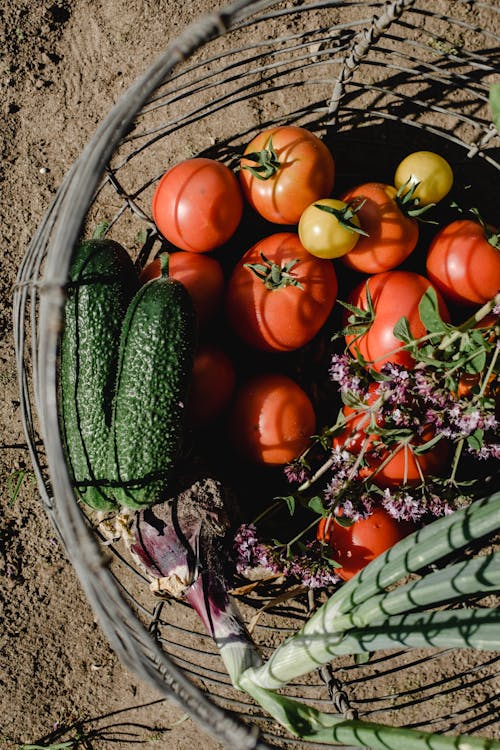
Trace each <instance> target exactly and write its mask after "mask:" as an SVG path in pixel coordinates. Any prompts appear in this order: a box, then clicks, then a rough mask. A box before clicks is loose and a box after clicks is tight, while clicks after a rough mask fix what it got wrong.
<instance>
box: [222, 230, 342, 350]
mask: <svg viewBox="0 0 500 750" xmlns="http://www.w3.org/2000/svg"><path fill="white" fill-rule="evenodd" d="M264 258H265V259H267V260H268V262H269V264H268V266H267V267H266V263H265V260H264ZM249 264H250V265H251V266H253V269H254V270H252V268H250V267H249ZM280 269H281V270H280ZM287 269H288V270H287ZM255 271H257V273H256V272H255ZM259 274H260V275H259ZM263 277H264V278H263ZM336 297H337V277H336V274H335V270H334V268H333V264H332V263H331V262H330V261H328V260H322V259H320V258H316V257H315V256H313V255H311V254H310V253H308V252H307V250H306V249H305V248H304V247H303V246H302V244H301V242H300V240H299V238H298V235H297V234H294V233H292V232H280V233H278V234H273V235H270V236H268V237H265V238H264V239H262V240H260V241H259V242H258V243H257V244H256V245H254V246H253V247H252V248H251V249H250V250H248V252H246V253H245V255H243V257H242V258H241V259H240V261H239V262H238V263H237V265H236V266H235V268H234V270H233V273H232V275H231V277H230V279H229V281H228V284H227V295H226V311H227V317H228V320H229V322H230V324H231V326H232V327H233V329H234V330H235V332H236V333H237V334H238V336H239V337H240V338H241V339H242V340H243V341H244V342H245V343H246V344H248V345H249V346H252V347H254V348H256V349H260V350H264V351H292V350H294V349H298V348H299V347H301V346H304V344H306V343H307V342H308V341H310V340H311V339H312V338H313V337H314V336H315V335H316V333H317V332H318V331H319V329H320V328H321V327H322V325H323V324H324V323H325V321H326V319H327V318H328V316H329V314H330V312H331V310H332V307H333V305H334V303H335V300H336Z"/></svg>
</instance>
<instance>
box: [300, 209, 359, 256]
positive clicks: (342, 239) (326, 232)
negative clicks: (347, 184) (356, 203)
mask: <svg viewBox="0 0 500 750" xmlns="http://www.w3.org/2000/svg"><path fill="white" fill-rule="evenodd" d="M360 231H361V228H360V223H359V219H358V217H357V216H356V213H355V210H354V209H353V208H352V207H351V206H349V204H347V203H344V201H340V200H337V199H335V198H322V199H321V200H318V201H315V203H312V204H311V205H310V206H308V207H307V208H306V209H305V211H304V212H303V213H302V215H301V217H300V220H299V226H298V232H299V238H300V241H301V242H302V244H303V246H304V247H305V248H306V250H308V251H309V252H310V253H311V255H316V256H317V257H318V258H340V257H341V256H342V255H345V254H346V253H348V252H349V250H352V248H353V247H354V246H355V244H356V242H357V241H358V238H359V235H360Z"/></svg>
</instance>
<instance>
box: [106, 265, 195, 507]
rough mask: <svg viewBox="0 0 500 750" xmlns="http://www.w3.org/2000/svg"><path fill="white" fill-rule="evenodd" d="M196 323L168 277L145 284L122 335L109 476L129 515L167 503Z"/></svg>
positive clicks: (188, 301) (182, 290)
mask: <svg viewBox="0 0 500 750" xmlns="http://www.w3.org/2000/svg"><path fill="white" fill-rule="evenodd" d="M195 339H196V318H195V313H194V308H193V303H192V300H191V297H190V296H189V294H188V292H187V291H186V289H185V287H184V286H183V285H182V284H181V283H180V282H178V281H176V280H175V279H172V278H168V277H167V276H163V275H162V276H161V277H160V278H157V279H153V280H152V281H149V282H148V283H147V284H145V285H144V286H143V287H141V289H139V291H138V292H137V294H136V295H135V297H134V299H133V300H132V302H131V303H130V306H129V308H128V310H127V314H126V317H125V321H124V324H123V329H122V336H121V341H120V355H119V361H118V372H117V379H116V392H115V398H114V402H113V423H112V436H111V441H110V452H109V456H108V475H109V477H110V479H112V480H113V484H114V486H115V494H114V497H115V500H116V501H117V502H118V503H119V504H121V505H125V506H127V507H130V508H140V507H144V506H148V505H152V504H154V503H156V502H158V501H160V500H162V499H164V497H165V493H166V491H167V487H168V485H169V482H170V479H171V475H172V470H173V468H174V466H175V463H176V460H177V458H178V455H179V449H180V445H181V440H182V433H183V426H184V413H185V410H186V400H187V396H188V389H189V383H190V378H191V371H192V366H193V358H194V350H195V343H196V342H195Z"/></svg>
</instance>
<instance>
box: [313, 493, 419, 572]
mask: <svg viewBox="0 0 500 750" xmlns="http://www.w3.org/2000/svg"><path fill="white" fill-rule="evenodd" d="M415 528H416V527H415V525H414V524H412V523H411V522H410V521H397V520H396V519H395V518H393V517H392V516H390V515H389V513H388V512H387V511H386V510H385V509H384V508H381V507H378V508H375V510H374V511H373V513H372V514H371V516H370V517H369V518H366V519H360V520H359V521H354V523H353V524H352V526H348V527H345V526H341V525H340V524H338V523H335V520H334V519H333V518H332V517H328V518H322V519H321V520H320V522H319V524H318V531H317V538H318V539H319V540H320V541H323V542H326V543H327V544H329V545H330V547H331V548H332V550H333V558H334V560H336V561H337V562H338V563H340V564H341V565H342V567H341V568H336V569H335V572H336V573H337V574H338V575H339V576H340V578H342V580H343V581H348V580H349V579H350V578H352V577H353V576H354V575H356V573H359V571H360V570H362V568H364V567H365V566H366V565H368V563H370V562H371V561H372V560H374V559H375V558H376V557H378V555H381V554H382V553H383V552H385V551H386V550H388V549H389V548H390V547H393V546H394V545H395V544H396V543H397V542H399V541H400V540H401V539H404V537H405V536H408V534H411V533H412V532H413V531H415Z"/></svg>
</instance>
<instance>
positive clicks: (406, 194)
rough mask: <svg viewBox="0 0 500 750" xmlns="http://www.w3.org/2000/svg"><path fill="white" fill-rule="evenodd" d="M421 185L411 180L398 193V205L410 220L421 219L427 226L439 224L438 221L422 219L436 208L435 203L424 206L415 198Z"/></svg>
mask: <svg viewBox="0 0 500 750" xmlns="http://www.w3.org/2000/svg"><path fill="white" fill-rule="evenodd" d="M419 185H420V182H419V181H418V180H415V179H413V178H411V177H410V178H409V179H408V180H407V181H406V182H405V183H404V184H403V185H401V187H400V188H399V190H398V191H397V193H396V199H395V200H396V204H397V206H398V208H399V209H400V210H401V211H402V213H403V214H404V215H405V216H408V217H409V218H410V219H419V220H420V221H425V222H426V223H427V224H437V223H438V222H437V221H433V220H430V219H425V220H424V219H422V216H423V215H424V214H425V213H426V212H427V211H428V210H429V209H431V208H434V206H435V205H436V204H435V203H427V204H426V205H424V206H422V205H421V204H420V199H419V198H416V197H415V191H416V189H417V187H418V186H419Z"/></svg>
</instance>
